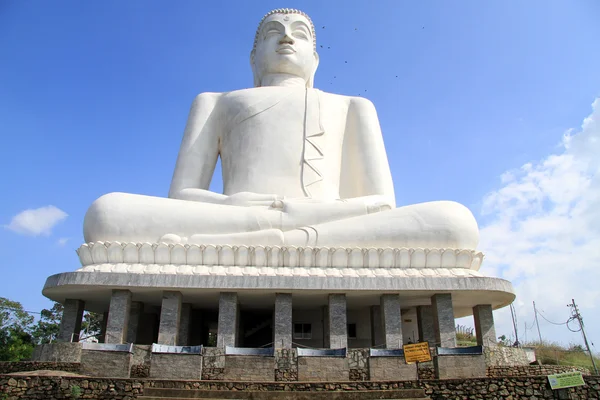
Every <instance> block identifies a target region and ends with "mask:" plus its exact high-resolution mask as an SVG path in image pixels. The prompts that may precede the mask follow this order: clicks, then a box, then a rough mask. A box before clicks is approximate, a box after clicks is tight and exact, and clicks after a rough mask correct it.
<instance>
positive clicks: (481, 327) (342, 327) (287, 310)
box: [58, 290, 496, 349]
mask: <svg viewBox="0 0 600 400" xmlns="http://www.w3.org/2000/svg"><path fill="white" fill-rule="evenodd" d="M182 300H183V299H182V294H181V293H180V292H177V291H165V292H163V300H162V307H161V315H160V325H159V334H158V343H159V344H165V345H187V344H189V343H188V342H189V332H190V325H191V323H190V322H191V312H192V306H191V304H186V303H183V302H182ZM83 311H84V302H83V301H81V300H76V299H67V300H66V301H65V304H64V311H63V318H62V320H61V324H60V330H59V335H58V339H59V340H60V341H66V342H69V341H78V340H79V332H80V331H81V321H82V317H83ZM143 312H144V305H143V304H142V303H140V302H134V301H132V294H131V292H130V291H129V290H113V293H112V297H111V301H110V306H109V312H108V313H105V319H104V321H103V329H102V330H103V332H102V333H103V336H104V342H105V343H135V341H136V337H137V331H138V327H139V325H140V318H141V316H142V314H143ZM325 313H326V318H325V320H324V323H325V333H326V337H325V345H326V346H327V347H329V348H344V347H348V335H347V317H346V313H347V309H346V295H345V294H330V295H329V299H328V306H327V307H326V308H325ZM107 314H108V315H107ZM473 316H474V320H475V330H476V334H477V343H478V344H479V345H485V346H490V345H494V344H495V343H496V332H495V329H494V318H493V313H492V306H491V305H489V304H483V305H477V306H475V307H473ZM273 320H274V324H273V326H274V328H273V333H274V347H276V348H291V347H292V335H293V321H292V295H291V294H290V293H277V294H276V296H275V307H274V318H273ZM417 323H418V330H419V338H420V340H421V341H427V342H429V343H431V344H432V345H437V346H441V347H455V346H456V329H455V322H454V309H453V304H452V295H451V294H450V293H440V294H435V295H433V296H432V297H431V306H418V307H417ZM238 326H239V305H238V296H237V293H234V292H222V293H221V294H220V297H219V317H218V335H217V346H218V347H222V348H224V347H226V346H237V345H238ZM371 333H372V338H373V344H374V345H375V346H377V347H381V346H382V345H383V346H384V347H385V348H388V349H395V348H401V347H402V344H403V338H402V313H401V302H400V296H399V295H398V294H383V295H381V297H380V305H379V306H373V307H371Z"/></svg>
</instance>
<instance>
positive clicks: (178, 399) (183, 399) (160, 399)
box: [138, 396, 431, 400]
mask: <svg viewBox="0 0 600 400" xmlns="http://www.w3.org/2000/svg"><path fill="white" fill-rule="evenodd" d="M286 398H287V399H289V398H293V399H295V397H286ZM308 398H311V399H314V397H310V396H309V397H306V399H308ZM321 398H322V399H325V397H321ZM333 398H334V397H332V399H333ZM138 399H142V400H187V399H189V397H154V396H149V397H147V396H142V397H138ZM202 399H203V400H223V398H210V397H204V398H202ZM274 399H275V398H274ZM282 399H283V397H282ZM353 399H360V397H354V398H353ZM369 399H371V398H369ZM377 399H378V400H396V398H379V397H378V398H377ZM236 400H252V399H251V398H250V397H239V398H237V399H236ZM402 400H431V398H430V397H408V398H403V399H402Z"/></svg>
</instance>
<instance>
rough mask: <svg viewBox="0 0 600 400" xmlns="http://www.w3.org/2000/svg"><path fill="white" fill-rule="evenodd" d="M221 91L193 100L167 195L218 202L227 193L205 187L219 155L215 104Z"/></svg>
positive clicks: (208, 183) (199, 96) (201, 95)
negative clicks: (212, 190) (216, 191)
mask: <svg viewBox="0 0 600 400" xmlns="http://www.w3.org/2000/svg"><path fill="white" fill-rule="evenodd" d="M219 96H220V93H202V94H199V95H198V96H197V97H196V98H195V99H194V102H193V103H192V107H191V109H190V115H189V117H188V121H187V125H186V127H185V131H184V133H183V140H182V142H181V148H180V149H179V155H178V156H177V164H176V165H175V172H174V173H173V179H172V181H171V189H170V190H169V197H171V198H174V199H180V200H191V201H200V202H206V203H221V202H223V200H224V199H226V198H227V196H225V195H222V194H219V193H214V192H211V191H209V190H208V187H209V185H210V181H211V179H212V175H213V173H214V170H215V165H216V163H217V158H218V156H219V122H220V121H219V118H218V117H217V116H216V115H215V106H216V104H217V102H218V100H219Z"/></svg>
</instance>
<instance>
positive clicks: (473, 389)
mask: <svg viewBox="0 0 600 400" xmlns="http://www.w3.org/2000/svg"><path fill="white" fill-rule="evenodd" d="M585 382H586V386H583V387H577V388H571V389H568V392H569V395H570V399H572V400H587V399H599V398H600V376H586V377H585ZM73 387H79V388H80V389H81V394H82V396H81V398H88V399H101V400H104V399H122V400H125V399H136V398H137V397H138V396H140V395H141V394H143V391H144V387H155V388H178V389H203V390H236V391H240V390H272V391H273V390H278V391H282V390H283V391H303V392H306V391H319V392H321V391H359V390H390V389H419V388H422V389H424V390H425V392H426V394H427V395H428V396H430V397H431V399H432V400H446V399H464V398H468V399H477V400H499V399H529V400H533V399H537V400H541V399H548V400H550V399H554V398H555V397H554V395H555V394H554V393H553V392H552V390H551V389H550V385H549V384H548V379H547V378H546V377H543V376H537V377H513V378H478V379H469V380H459V379H456V380H426V381H412V382H351V381H347V382H313V383H307V382H271V383H258V382H214V381H213V382H207V381H188V382H186V381H160V380H149V379H148V380H146V379H111V378H59V377H31V376H27V377H25V376H6V375H4V376H0V397H2V394H6V395H7V398H9V399H11V400H17V399H40V400H41V399H54V398H59V399H60V398H69V395H70V393H71V388H73Z"/></svg>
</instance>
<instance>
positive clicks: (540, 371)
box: [487, 365, 590, 378]
mask: <svg viewBox="0 0 600 400" xmlns="http://www.w3.org/2000/svg"><path fill="white" fill-rule="evenodd" d="M571 371H579V372H581V373H582V374H583V375H590V370H589V369H587V368H583V367H571V366H567V365H521V366H512V367H488V368H487V376H488V378H499V377H510V376H540V375H543V376H546V375H552V374H560V373H563V372H571Z"/></svg>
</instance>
